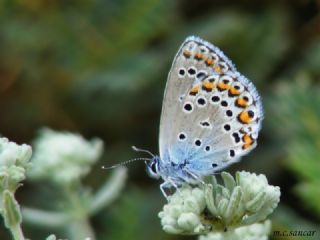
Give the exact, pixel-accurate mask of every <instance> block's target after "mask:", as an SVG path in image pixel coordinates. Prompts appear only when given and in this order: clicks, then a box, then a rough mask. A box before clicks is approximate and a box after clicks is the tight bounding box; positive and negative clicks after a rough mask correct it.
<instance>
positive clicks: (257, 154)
mask: <svg viewBox="0 0 320 240" xmlns="http://www.w3.org/2000/svg"><path fill="white" fill-rule="evenodd" d="M319 7H320V2H319V1H311V0H310V1H309V0H294V1H277V0H271V1H253V0H242V1H217V0H211V1H207V0H200V1H186V0H184V1H183V0H180V1H172V0H162V1H160V0H136V1H130V0H120V1H118V0H109V1H102V0H95V1H89V0H77V1H76V0H70V1H58V0H30V1H23V0H12V1H9V0H3V1H1V2H0V110H1V112H0V133H1V134H2V135H3V136H6V137H8V138H9V139H10V140H12V141H16V142H18V143H29V144H30V143H31V141H32V139H34V137H35V136H36V134H37V131H38V130H39V129H40V128H41V127H44V126H47V127H50V128H53V129H55V130H70V131H75V132H79V133H81V134H83V135H84V136H85V137H87V138H92V137H94V136H96V137H99V138H101V139H103V140H104V142H105V153H104V156H103V158H102V159H101V160H100V162H99V163H97V164H96V165H95V166H94V167H93V170H92V172H91V173H90V174H89V175H88V177H86V179H85V180H84V182H85V183H86V184H87V185H88V186H91V187H92V188H93V189H97V188H98V187H99V185H100V184H101V183H102V182H103V181H104V180H105V179H106V177H107V176H109V175H110V173H109V172H105V171H102V170H101V168H100V166H101V165H106V164H107V165H108V164H109V165H110V164H112V163H118V162H121V161H124V160H128V159H130V158H132V157H136V156H138V154H137V153H134V152H133V151H132V150H131V148H130V146H131V145H136V146H138V147H142V148H146V149H149V150H150V151H152V152H154V153H158V129H159V119H160V111H161V104H162V96H163V91H164V87H165V83H166V77H167V74H168V71H169V68H170V65H171V62H172V60H173V57H174V56H175V53H176V51H177V50H178V47H179V46H180V44H181V43H182V41H183V40H184V39H185V38H186V37H187V36H189V35H199V36H200V37H202V38H204V39H206V40H208V41H210V42H212V43H214V44H215V45H217V46H219V47H220V48H221V49H222V50H223V51H224V52H225V54H226V55H227V56H229V57H230V58H231V59H232V60H233V62H234V63H235V64H236V66H237V68H238V70H239V71H240V72H241V73H243V74H244V75H245V76H247V77H248V78H249V79H251V80H252V82H253V83H254V84H255V85H256V86H257V89H258V91H259V93H260V94H261V95H262V99H263V106H264V108H265V120H264V122H263V128H262V131H261V134H260V137H259V141H258V146H257V148H256V149H255V150H254V151H253V152H252V153H251V154H250V155H249V156H246V157H244V158H243V160H242V161H241V162H240V163H237V164H235V165H234V166H232V167H231V168H229V169H228V171H230V172H234V171H236V170H247V171H252V172H256V173H263V174H266V175H267V177H268V180H269V182H270V183H271V184H274V185H278V186H280V187H281V192H282V196H281V203H280V206H279V207H278V208H277V209H276V211H275V213H274V214H273V215H272V216H271V219H272V220H273V229H274V230H304V229H305V228H311V229H314V230H318V228H317V227H319V223H320V221H319V217H320V190H319V189H320V188H319V186H320V157H319V153H320V151H319V150H320V125H319V122H320V88H319V82H320V81H319V80H320V79H319V76H320V15H319ZM128 167H129V179H128V182H127V185H126V187H125V190H124V191H123V193H122V194H121V196H120V198H119V199H118V200H117V201H116V202H115V203H114V204H112V206H109V207H108V208H106V209H105V210H104V211H102V212H100V213H99V214H97V215H96V216H94V217H93V218H92V219H91V223H92V225H93V227H94V230H95V232H96V234H97V236H98V239H114V240H127V239H128V240H129V239H130V240H131V239H150V236H152V239H155V240H157V239H159V240H160V239H196V238H195V237H181V236H174V235H168V234H166V233H164V232H163V231H162V230H161V226H160V221H159V219H158V217H157V213H158V212H159V211H160V209H161V208H162V206H163V204H164V203H165V199H164V198H163V197H162V195H161V192H160V191H159V183H160V182H158V181H154V180H152V179H150V178H148V177H147V175H146V174H145V167H144V165H143V164H142V163H135V164H132V165H130V166H128ZM39 187H40V188H46V187H47V185H46V183H45V182H43V183H38V184H33V183H28V182H27V183H26V184H25V185H24V187H23V188H20V189H19V191H18V193H17V198H18V200H19V202H20V203H21V204H22V205H23V204H26V205H31V206H37V204H38V203H39V202H45V201H46V199H49V195H46V194H44V195H41V196H39V194H37V191H38V188H39ZM0 224H1V225H2V226H3V223H2V222H1V223H0ZM23 229H24V231H25V233H26V236H28V237H30V238H32V239H44V238H45V236H47V235H49V233H57V234H58V235H59V234H61V235H62V236H63V231H62V230H59V229H39V228H37V227H36V226H32V225H28V224H24V225H23ZM317 234H320V232H319V230H318V232H317ZM318 236H319V235H318ZM0 238H1V239H10V235H9V233H8V231H7V230H5V229H4V228H2V227H1V229H0ZM281 239H312V238H310V237H306V238H299V237H293V238H281Z"/></svg>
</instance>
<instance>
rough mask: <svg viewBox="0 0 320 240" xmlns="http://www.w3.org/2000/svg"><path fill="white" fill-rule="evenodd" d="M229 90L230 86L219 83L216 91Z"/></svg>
mask: <svg viewBox="0 0 320 240" xmlns="http://www.w3.org/2000/svg"><path fill="white" fill-rule="evenodd" d="M229 88H230V85H229V84H226V83H224V82H220V83H218V89H219V90H220V91H224V90H228V89H229Z"/></svg>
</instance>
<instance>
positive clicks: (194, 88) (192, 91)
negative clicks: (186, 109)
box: [189, 86, 200, 96]
mask: <svg viewBox="0 0 320 240" xmlns="http://www.w3.org/2000/svg"><path fill="white" fill-rule="evenodd" d="M199 90H200V86H194V87H193V88H192V89H191V90H190V92H189V94H190V95H192V96H195V95H197V94H198V92H199Z"/></svg>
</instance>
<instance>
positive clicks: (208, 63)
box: [206, 58, 214, 66]
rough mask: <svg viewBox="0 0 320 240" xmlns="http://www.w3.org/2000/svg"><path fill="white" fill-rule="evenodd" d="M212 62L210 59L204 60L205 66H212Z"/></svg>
mask: <svg viewBox="0 0 320 240" xmlns="http://www.w3.org/2000/svg"><path fill="white" fill-rule="evenodd" d="M213 62H214V61H213V60H212V59H211V58H207V60H206V64H207V66H211V65H212V64H213Z"/></svg>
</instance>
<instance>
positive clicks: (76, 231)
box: [68, 219, 96, 240]
mask: <svg viewBox="0 0 320 240" xmlns="http://www.w3.org/2000/svg"><path fill="white" fill-rule="evenodd" d="M68 232H69V237H70V239H90V240H95V239H96V237H95V234H94V232H93V230H92V227H91V225H90V223H89V221H88V219H82V220H79V221H76V222H74V223H71V224H70V226H68Z"/></svg>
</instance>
